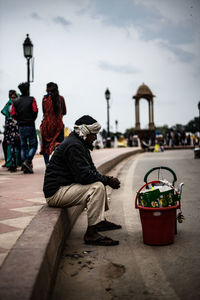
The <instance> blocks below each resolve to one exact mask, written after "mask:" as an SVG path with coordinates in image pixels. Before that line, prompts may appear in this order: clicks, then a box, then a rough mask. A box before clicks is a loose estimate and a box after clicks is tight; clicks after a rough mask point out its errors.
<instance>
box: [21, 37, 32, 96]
mask: <svg viewBox="0 0 200 300" xmlns="http://www.w3.org/2000/svg"><path fill="white" fill-rule="evenodd" d="M23 50H24V57H25V58H26V59H27V82H28V85H29V94H30V59H31V58H32V57H33V44H32V42H31V40H30V38H29V34H27V35H26V39H25V41H24V43H23Z"/></svg>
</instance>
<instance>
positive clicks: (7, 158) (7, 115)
mask: <svg viewBox="0 0 200 300" xmlns="http://www.w3.org/2000/svg"><path fill="white" fill-rule="evenodd" d="M13 92H15V90H9V92H8V98H9V100H8V102H7V103H6V105H5V106H4V108H3V109H2V110H1V113H2V114H3V115H4V116H5V128H4V139H3V143H2V147H3V153H4V159H5V164H3V165H2V167H9V164H10V163H9V162H10V160H11V155H10V153H9V155H8V144H7V141H6V139H5V131H6V120H7V118H10V107H11V106H12V99H11V95H12V93H13Z"/></svg>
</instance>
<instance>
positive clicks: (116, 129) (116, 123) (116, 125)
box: [115, 120, 118, 133]
mask: <svg viewBox="0 0 200 300" xmlns="http://www.w3.org/2000/svg"><path fill="white" fill-rule="evenodd" d="M115 132H116V133H117V132H118V121H117V120H115Z"/></svg>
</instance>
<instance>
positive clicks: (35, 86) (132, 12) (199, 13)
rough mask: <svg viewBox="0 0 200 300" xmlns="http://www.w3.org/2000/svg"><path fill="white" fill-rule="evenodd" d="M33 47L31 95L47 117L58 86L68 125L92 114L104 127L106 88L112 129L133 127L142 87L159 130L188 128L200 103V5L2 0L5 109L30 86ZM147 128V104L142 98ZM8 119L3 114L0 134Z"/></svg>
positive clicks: (179, 0) (150, 0) (0, 59)
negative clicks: (16, 92) (50, 85)
mask: <svg viewBox="0 0 200 300" xmlns="http://www.w3.org/2000/svg"><path fill="white" fill-rule="evenodd" d="M27 33H29V35H30V38H31V40H32V43H33V44H34V57H35V72H34V73H35V74H34V82H33V83H32V84H31V95H33V96H34V97H35V98H36V100H37V103H38V107H39V115H38V118H37V121H36V127H37V128H39V126H40V123H41V120H42V109H41V103H42V97H43V95H44V94H45V89H46V83H47V82H49V81H54V82H56V83H57V84H58V86H59V91H60V94H61V95H63V96H64V98H65V100H66V105H67V109H68V114H67V116H65V117H64V123H65V126H66V127H69V128H72V126H73V124H74V121H75V120H76V119H77V118H79V117H80V116H82V115H83V114H90V115H92V116H93V117H94V118H96V119H97V120H98V121H99V122H100V123H101V125H102V127H103V128H106V121H107V119H106V118H107V117H106V100H105V95H104V93H105V90H106V88H109V90H110V92H111V99H110V123H111V130H113V131H115V120H117V121H118V130H119V131H122V132H123V131H125V129H126V128H130V127H133V126H134V125H135V106H134V100H133V99H132V96H133V95H135V93H136V92H137V89H138V87H139V86H140V85H141V84H142V83H143V82H144V83H145V84H146V85H148V86H149V88H150V89H151V90H152V92H153V94H155V95H156V97H155V98H154V121H155V125H156V126H160V125H163V124H168V125H169V126H172V125H174V124H176V123H181V124H186V123H187V122H188V121H190V120H191V119H193V118H194V117H195V116H198V108H197V104H198V102H199V101H200V0H168V1H166V0H56V1H55V0H34V1H30V0H18V1H16V0H0V41H1V46H0V82H1V84H0V108H1V109H2V108H3V106H4V104H5V103H6V101H7V100H8V91H9V90H10V89H17V86H18V84H19V83H20V82H23V81H26V78H27V77H26V76H27V68H26V59H25V58H24V56H23V49H22V44H23V42H24V40H25V37H26V34H27ZM140 118H141V125H142V127H143V128H146V127H147V124H148V122H149V120H148V103H147V101H146V100H144V99H142V100H141V101H140ZM3 124H4V117H3V116H2V115H1V116H0V129H3Z"/></svg>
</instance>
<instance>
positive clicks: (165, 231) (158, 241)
mask: <svg viewBox="0 0 200 300" xmlns="http://www.w3.org/2000/svg"><path fill="white" fill-rule="evenodd" d="M151 183H160V181H152V182H148V183H147V184H145V185H144V186H143V187H142V188H141V189H140V190H139V192H140V191H141V190H142V189H143V188H144V187H145V186H146V185H148V184H151ZM139 192H138V193H137V195H136V198H135V207H136V208H138V209H139V211H140V219H141V223H142V233H143V241H144V243H145V244H148V245H168V244H172V243H173V242H174V235H175V222H176V209H177V208H180V201H179V204H178V205H176V206H169V207H159V208H152V207H142V206H139V205H138V204H137V198H138V194H139Z"/></svg>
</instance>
